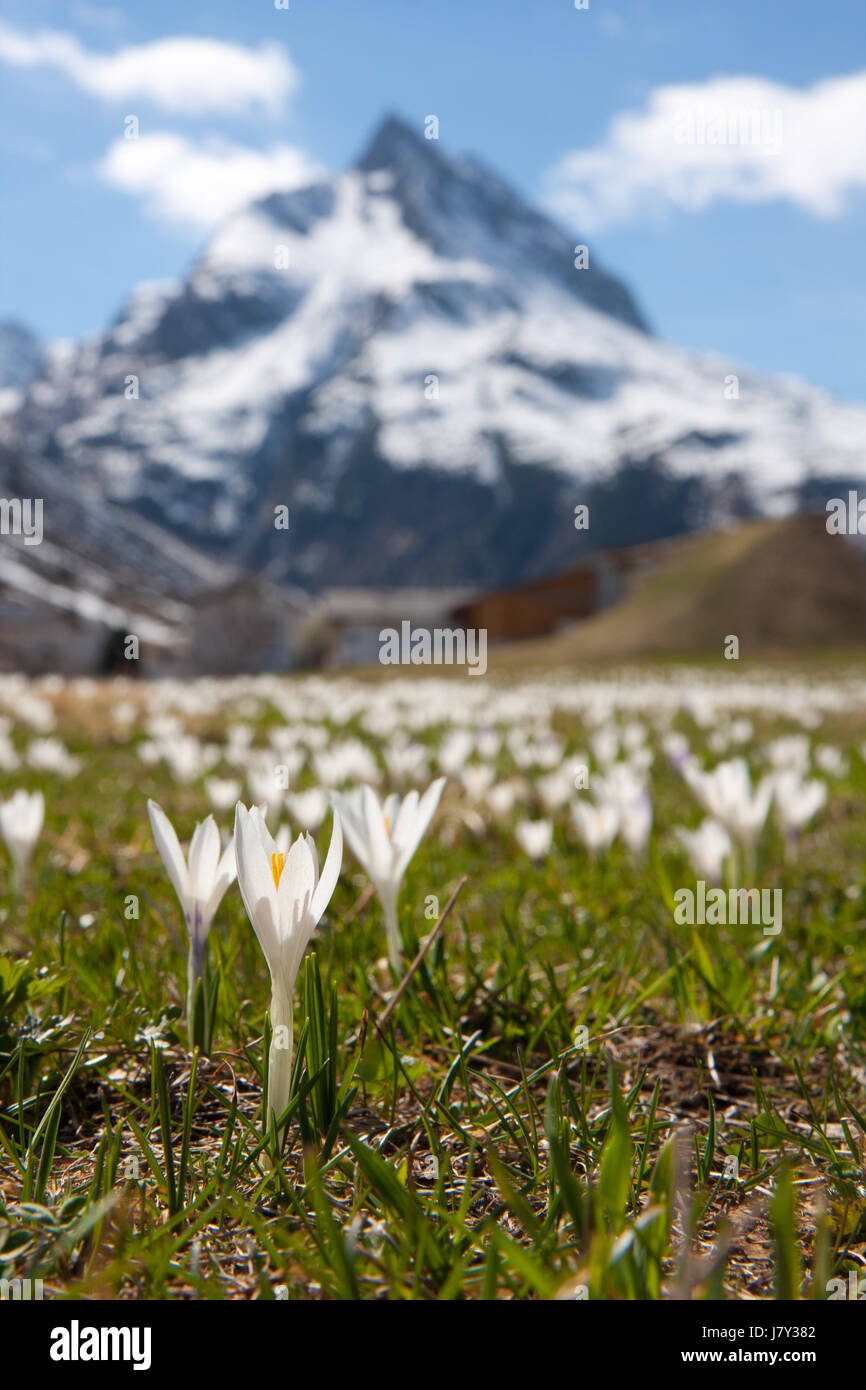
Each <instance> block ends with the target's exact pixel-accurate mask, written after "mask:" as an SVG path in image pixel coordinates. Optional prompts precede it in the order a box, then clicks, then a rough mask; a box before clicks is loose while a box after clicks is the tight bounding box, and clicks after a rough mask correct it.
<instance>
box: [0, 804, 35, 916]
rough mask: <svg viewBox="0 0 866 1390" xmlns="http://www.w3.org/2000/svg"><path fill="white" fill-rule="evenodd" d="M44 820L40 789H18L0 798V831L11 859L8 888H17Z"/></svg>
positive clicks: (14, 889) (16, 890)
mask: <svg viewBox="0 0 866 1390" xmlns="http://www.w3.org/2000/svg"><path fill="white" fill-rule="evenodd" d="M44 820H45V798H44V796H43V795H42V793H41V792H26V791H24V790H23V789H21V788H19V790H18V791H17V792H13V794H12V796H11V797H10V798H9V800H8V801H0V834H2V836H3V839H4V840H5V841H6V846H7V849H8V850H9V854H10V856H11V858H12V889H13V892H15V893H17V892H19V891H20V888H21V884H22V882H23V879H24V874H25V873H26V871H27V865H28V864H29V863H30V860H31V857H32V855H33V851H34V849H35V848H36V841H37V840H38V839H39V836H40V834H41V833H42V823H43V821H44Z"/></svg>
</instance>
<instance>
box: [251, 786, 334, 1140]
mask: <svg viewBox="0 0 866 1390" xmlns="http://www.w3.org/2000/svg"><path fill="white" fill-rule="evenodd" d="M235 846H236V852H237V870H238V887H239V888H240V890H241V897H242V898H243V900H244V907H245V908H246V910H247V916H248V917H249V919H250V922H251V924H252V928H253V931H254V932H255V934H256V936H257V937H258V941H259V945H260V946H261V948H262V951H263V952H264V956H265V960H266V961H267V964H268V970H269V972H270V976H271V1008H270V1018H271V1046H270V1052H269V1054H268V1116H269V1117H270V1116H271V1115H273V1116H274V1117H275V1118H278V1117H279V1116H280V1115H281V1114H282V1113H283V1111H284V1110H285V1109H286V1107H287V1105H288V1103H289V1084H290V1081H291V1075H292V1022H293V1014H292V1003H293V996H294V991H295V981H296V979H297V977H298V971H299V970H300V968H301V961H302V959H303V956H304V952H305V950H306V949H307V945H308V943H309V941H310V938H311V937H312V935H313V933H314V931H315V930H316V927H317V926H318V925H319V921H320V920H321V918H322V915H323V913H324V911H325V908H326V907H327V906H328V903H329V902H330V901H331V897H332V895H333V892H334V889H335V888H336V886H337V879H338V878H339V876H340V867H341V864H342V861H343V832H342V829H341V826H340V816H339V814H338V812H336V811H335V812H334V829H333V833H332V835H331V845H330V848H329V850H328V854H327V858H326V859H325V864H324V868H323V869H322V873H321V877H320V876H319V856H318V853H317V851H316V844H315V841H314V840H313V838H312V836H311V835H299V836H298V838H297V840H295V843H294V844H293V845H292V846H291V848H290V849H289V850H288V852H287V853H283V852H282V851H280V849H279V848H278V846H277V842H276V840H275V839H274V838H273V836H272V835H271V833H270V831H269V830H268V828H267V826H266V824H265V817H264V810H263V808H262V807H261V806H254V807H253V808H252V810H247V808H246V806H244V805H243V804H242V803H241V802H238V804H237V807H236V809H235Z"/></svg>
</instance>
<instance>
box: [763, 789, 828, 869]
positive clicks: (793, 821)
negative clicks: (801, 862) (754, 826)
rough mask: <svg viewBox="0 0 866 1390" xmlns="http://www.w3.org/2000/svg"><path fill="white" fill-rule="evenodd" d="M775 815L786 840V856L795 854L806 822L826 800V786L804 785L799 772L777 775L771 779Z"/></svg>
mask: <svg viewBox="0 0 866 1390" xmlns="http://www.w3.org/2000/svg"><path fill="white" fill-rule="evenodd" d="M773 788H774V791H773V795H774V798H775V802H776V815H777V816H778V818H779V824H780V825H781V827H782V831H783V833H784V836H785V844H786V846H787V849H788V852H789V853H796V849H797V838H798V836H799V834H800V831H801V830H802V828H803V826H804V825H805V824H806V822H807V821H810V820H811V819H812V817H813V816H814V815H816V814H817V813H818V811H820V809H821V807H822V806H823V805H824V803H825V801H826V800H827V784H826V783H825V782H820V781H818V779H817V778H813V779H812V780H811V781H808V782H804V781H802V780H801V778H800V774H799V772H796V771H793V770H791V771H787V770H786V771H783V772H777V773H775V774H774V777H773Z"/></svg>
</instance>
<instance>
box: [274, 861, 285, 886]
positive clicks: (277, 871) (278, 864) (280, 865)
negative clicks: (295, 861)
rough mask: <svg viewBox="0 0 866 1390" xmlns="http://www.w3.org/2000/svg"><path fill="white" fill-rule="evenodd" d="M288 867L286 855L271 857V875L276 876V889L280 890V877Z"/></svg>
mask: <svg viewBox="0 0 866 1390" xmlns="http://www.w3.org/2000/svg"><path fill="white" fill-rule="evenodd" d="M285 867H286V856H285V855H284V854H272V855H271V873H272V874H273V876H274V887H275V888H279V886H280V876H281V874H282V872H283V869H284V868H285Z"/></svg>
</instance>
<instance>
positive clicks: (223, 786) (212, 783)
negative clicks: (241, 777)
mask: <svg viewBox="0 0 866 1390" xmlns="http://www.w3.org/2000/svg"><path fill="white" fill-rule="evenodd" d="M204 789H205V791H206V792H207V796H208V800H209V802H210V804H211V806H212V807H213V808H214V810H215V811H227V810H228V809H229V807H230V806H236V805H237V801H238V797H239V796H240V794H241V784H240V782H239V781H238V780H237V778H236V777H208V778H207V779H206V781H205V784H204Z"/></svg>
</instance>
